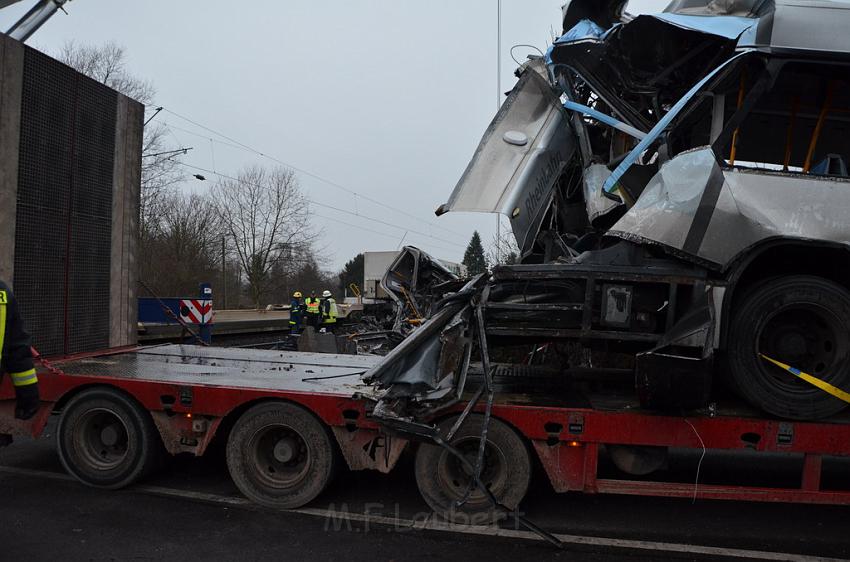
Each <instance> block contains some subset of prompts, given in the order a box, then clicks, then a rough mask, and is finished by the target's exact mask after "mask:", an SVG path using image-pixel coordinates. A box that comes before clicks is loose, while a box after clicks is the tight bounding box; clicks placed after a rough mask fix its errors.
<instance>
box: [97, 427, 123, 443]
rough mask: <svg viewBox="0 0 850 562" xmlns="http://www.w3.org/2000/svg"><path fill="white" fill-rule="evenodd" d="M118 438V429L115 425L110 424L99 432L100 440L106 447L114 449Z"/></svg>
mask: <svg viewBox="0 0 850 562" xmlns="http://www.w3.org/2000/svg"><path fill="white" fill-rule="evenodd" d="M119 438H120V428H119V427H118V426H117V425H116V424H114V423H113V424H110V425H107V426H106V427H104V428H103V429H101V430H100V440H101V442H103V444H104V445H106V446H107V447H114V446H115V445H117V444H118V439H119Z"/></svg>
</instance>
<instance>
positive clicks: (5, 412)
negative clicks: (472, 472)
mask: <svg viewBox="0 0 850 562" xmlns="http://www.w3.org/2000/svg"><path fill="white" fill-rule="evenodd" d="M380 360H381V358H380V357H369V356H351V355H324V354H310V353H293V352H278V351H259V350H243V349H225V348H205V347H198V346H180V345H165V346H157V347H149V348H138V349H123V350H113V351H110V352H107V353H100V354H95V355H86V356H78V357H74V358H69V359H64V360H62V361H57V362H56V364H55V365H54V366H53V367H50V368H47V367H42V368H41V369H40V372H39V379H40V389H41V395H42V400H43V402H44V404H43V407H42V409H41V410H40V411H39V413H38V414H37V415H36V417H35V418H33V419H32V420H29V421H27V422H20V421H18V420H14V419H13V401H12V398H13V396H14V393H13V389H12V388H11V386H10V384H9V382H8V378H6V379H4V381H3V383H2V385H1V386H0V433H8V434H17V435H22V434H24V435H31V436H33V437H38V436H39V435H41V433H42V431H43V430H44V428H45V425H46V424H47V422H48V419H49V417H50V416H51V414H58V415H59V416H60V418H59V426H58V430H57V437H56V439H57V449H58V452H59V456H60V459H61V460H62V463H63V466H64V467H65V468H66V470H68V472H69V473H71V474H72V475H73V476H75V477H76V478H77V479H78V480H80V481H81V482H83V483H85V484H88V485H92V486H97V487H104V488H120V487H123V486H127V485H129V484H132V483H133V482H134V481H136V480H138V479H140V478H142V477H144V476H145V475H146V474H147V473H149V472H150V471H151V470H153V469H154V468H155V467H156V466H157V459H158V458H159V455H160V454H161V453H163V452H167V453H170V454H179V453H189V454H193V455H197V456H201V455H203V454H204V453H205V452H206V451H207V449H208V447H209V445H210V443H211V442H212V440H213V439H214V438H218V439H221V440H222V441H223V442H226V444H227V462H228V468H229V471H230V474H231V476H232V477H233V479H234V482H235V483H236V484H237V486H238V487H239V489H240V490H241V491H242V492H243V493H244V494H245V495H246V496H247V497H249V498H250V499H252V500H254V501H257V502H259V503H261V504H263V505H266V506H272V507H280V508H293V507H297V506H301V505H304V504H306V503H309V502H310V501H312V500H313V499H315V498H316V496H318V495H319V494H320V493H321V492H322V490H324V488H325V487H326V486H327V484H328V483H329V481H330V479H331V477H332V476H333V473H334V471H335V470H336V469H337V468H338V466H339V465H340V464H339V461H343V463H344V465H345V466H347V467H348V468H349V469H351V470H364V469H372V470H379V471H381V472H389V471H390V470H392V469H393V467H394V466H395V465H396V463H397V461H398V459H399V457H400V456H401V454H402V452H403V451H404V450H405V449H408V448H416V452H417V453H416V454H417V462H416V467H417V468H416V470H417V482H418V484H419V487H420V492H422V494H423V496H424V497H425V499H426V501H428V503H429V504H430V505H431V506H432V507H439V506H441V505H444V504H445V502H446V501H447V498H456V497H458V495H459V494H460V495H462V490H463V488H464V487H465V485H466V483H465V482H458V481H457V480H456V479H455V480H454V481H452V474H453V473H452V471H451V467H448V468H445V474H443V475H442V476H443V477H439V478H438V477H437V476H439V475H437V476H435V477H434V478H431V479H430V480H429V479H428V478H429V477H428V475H427V474H425V473H423V472H422V470H421V466H424V463H425V461H426V460H427V459H425V457H427V456H428V455H431V456H433V454H434V450H435V449H438V448H436V447H435V446H434V445H433V444H430V445H429V444H424V443H411V441H410V440H409V439H407V438H406V437H403V436H399V435H395V434H393V432H392V431H387V430H386V429H385V428H383V427H382V426H381V425H380V424H378V423H377V422H376V421H375V420H374V419H372V418H370V408H371V405H372V404H373V402H372V400H370V399H369V396H370V393H373V392H374V390H373V389H372V388H371V387H370V386H368V385H364V384H363V383H362V382H361V378H360V375H361V374H362V373H364V372H365V371H366V370H368V369H369V368H370V367H371V366H373V365H374V364H376V363H377V362H378V361H380ZM463 404H464V402H461V403H460V405H459V406H458V407H457V408H456V409H453V410H450V411H448V412H445V413H443V414H442V415H441V417H440V418H438V419H435V420H433V421H434V423H435V424H437V425H438V427H441V428H448V427H450V426H452V425H453V422H454V420H455V419H456V418H457V415H458V412H459V411H460V409H461V407H462V405H463ZM479 411H480V410H479ZM482 418H483V416H481V415H480V414H479V413H476V411H475V410H473V413H472V414H471V415H470V416H469V417H468V418H467V420H469V421H467V422H464V424H469V425H472V426H474V425H475V424H476V423H479V424H480V420H481V419H482ZM492 418H493V419H492V420H491V425H490V431H489V432H488V434H487V435H488V446H490V445H491V440H492V442H493V443H492V444H493V446H494V450H493V454H492V457H493V458H495V461H494V462H493V464H494V465H495V467H494V468H493V469H492V470H491V474H489V475H488V476H487V477H486V478H487V485H488V486H491V487H493V488H499V487H501V488H502V489H501V490H498V489H494V492H498V494H497V495H499V496H500V497H501V498H508V501H506V505H507V504H514V505H512V506H511V507H514V506H515V504H518V503H519V501H521V500H522V497H523V496H524V495H525V491H526V490H527V488H528V478H529V477H530V473H531V470H530V467H531V465H532V464H534V463H539V465H540V466H541V467H542V468H543V471H544V472H545V473H546V475H547V476H548V479H549V481H550V483H551V485H552V487H553V488H554V490H555V491H556V492H585V493H600V494H603V493H611V494H630V495H645V496H663V497H682V498H700V499H731V500H745V501H771V502H800V503H821V504H839V505H850V486H848V488H847V489H824V488H823V486H822V482H821V473H822V465H823V461H824V458H826V457H832V456H835V457H848V456H850V419H848V418H841V419H832V420H829V421H825V422H788V421H782V420H776V419H765V418H763V417H759V416H758V415H757V414H755V413H754V412H752V411H746V410H739V411H731V410H723V409H721V408H718V409H711V410H706V411H705V412H700V413H692V414H690V415H688V416H687V417H685V416H670V415H662V414H658V413H654V412H648V411H642V410H640V409H639V408H636V407H634V405H631V404H629V403H628V401H619V402H618V401H616V400H615V401H612V400H610V399H609V400H608V401H600V402H599V403H597V404H593V403H592V404H591V405H588V404H587V403H586V402H583V403H576V404H570V403H569V401H565V400H563V399H561V398H557V397H554V396H551V395H526V394H499V395H498V396H497V399H496V401H495V402H494V404H493V408H492ZM476 431H477V430H476V429H475V428H474V427H473V428H471V429H470V431H467V432H466V433H464V431H463V429H460V430H458V431H456V432H454V435H453V437H452V440H451V442H452V443H453V444H455V442H456V441H458V440H460V441H464V440H465V441H466V442H467V443H472V444H473V445H474V444H475V443H477V439H478V437H477V435H478V434H477V433H476ZM618 446H619V447H620V448H621V449H622V448H625V449H626V450H628V451H637V452H638V453H640V452H641V451H646V450H649V451H652V450H653V448H658V449H665V450H666V449H668V448H677V449H678V448H681V449H697V450H705V449H710V450H715V449H716V450H726V451H751V452H754V453H755V454H761V453H764V454H766V455H769V454H771V453H786V454H796V455H798V456H800V457H801V459H802V462H801V472H800V474H799V479H798V484H796V485H794V486H791V487H771V486H769V485H766V486H752V485H732V484H722V485H717V484H710V483H705V484H703V483H700V484H699V485H698V486H695V484H694V482H690V483H683V482H662V481H655V480H651V479H647V478H646V477H639V478H619V477H617V478H607V477H601V476H600V471H599V466H600V456H601V454H602V452H603V451H604V450H605V449H606V448H612V447H618ZM474 448H477V445H475V447H474ZM429 451H430V452H429ZM500 459H501V460H500ZM420 460H422V463H420ZM500 463H501V464H502V465H504V466H501V467H500V466H499V465H500ZM444 464H445V463H444ZM521 466H527V469H523V470H519V472H520V474H518V475H517V473H516V472H517V470H518V469H517V467H521ZM491 468H492V467H491ZM484 470H485V472H487V470H488V469H487V468H485V469H484ZM499 470H502V472H503V474H501V475H500V474H498V472H499ZM493 471H495V473H493ZM509 473H510V474H509ZM444 477H447V478H444ZM441 486H442V487H444V488H453V489H451V490H439V488H440V487H441ZM512 487H513V488H512Z"/></svg>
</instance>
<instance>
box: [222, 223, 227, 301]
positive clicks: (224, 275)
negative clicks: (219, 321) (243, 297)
mask: <svg viewBox="0 0 850 562" xmlns="http://www.w3.org/2000/svg"><path fill="white" fill-rule="evenodd" d="M224 240H225V238H224V236H222V237H221V289H222V291H221V294H222V295H224V306H223V307H222V309H223V310H227V262H226V260H225V252H224Z"/></svg>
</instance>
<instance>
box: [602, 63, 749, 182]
mask: <svg viewBox="0 0 850 562" xmlns="http://www.w3.org/2000/svg"><path fill="white" fill-rule="evenodd" d="M748 54H749V52H745V53H739V54H738V55H736V56H734V57H732V58H731V59H729V60H727V61H726V62H724V63H723V64H721V65H720V66H718V67H717V68H715V69H714V70H712V71H711V72H710V73H709V74H708V75H707V76H705V77H704V78H703V79H702V80H700V81H699V82H697V83H696V84H695V85H694V86H693V87H692V88H691V89H690V90H688V91H687V92H686V93H685V95H684V96H682V97H681V98H680V99H679V101H677V102H676V104H675V105H674V106H673V107H672V108H671V109H670V111H668V112H667V113H666V114H665V115H664V117H662V118H661V120H660V121H658V123H657V124H656V125H655V126H654V127H653V128H652V130H651V131H650V132H649V134H648V135H647V136H646V138H644V139H643V140H641V141H640V142H639V143H638V145H637V146H636V147H635V148H634V149H632V151H631V152H630V153H629V154H628V155H627V156H626V158H624V159H623V161H622V162H620V164H619V165H618V166H617V168H616V169H615V170H614V173H612V174H611V176H610V177H609V178H608V179H607V180H605V185H604V186H603V189H604V191H605V192H606V193H614V192H615V191H616V188H617V181H618V180H619V179H620V177H622V176H623V174H625V173H626V171H627V170H628V169H629V168H630V167H631V166H632V165H634V164H635V162H637V161H638V159H639V158H640V157H641V155H642V154H643V152H644V151H645V150H646V149H648V148H649V147H650V145H651V144H652V143H654V142H655V141H656V140H658V137H660V136H661V134H662V133H663V132H664V131H665V130H666V129H667V128H668V127H669V126H670V124H671V123H672V122H673V120H674V119H675V118H676V117H678V116H679V113H681V112H682V111H683V110H684V109H685V108H686V107H687V106H688V104H689V103H690V102H691V99H692V98H693V97H694V96H695V95H697V93H699V92H700V91H702V90H703V89H705V87H706V85H707V84H709V83H710V82H711V81H712V80H713V79H714V78H715V77H716V76H718V75H720V74H721V73H722V72H723V71H724V70H726V69H727V68H728V67H730V66H731V65H732V64H733V63H735V62H736V61H738V60H739V59H742V58H743V57H745V56H747V55H748Z"/></svg>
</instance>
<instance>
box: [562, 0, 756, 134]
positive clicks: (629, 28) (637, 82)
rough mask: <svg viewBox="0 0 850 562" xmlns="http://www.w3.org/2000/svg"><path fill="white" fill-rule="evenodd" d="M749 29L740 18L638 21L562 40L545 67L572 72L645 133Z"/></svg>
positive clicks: (641, 18) (730, 51)
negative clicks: (595, 33)
mask: <svg viewBox="0 0 850 562" xmlns="http://www.w3.org/2000/svg"><path fill="white" fill-rule="evenodd" d="M720 19H722V20H723V21H714V20H720ZM754 24H755V20H749V19H745V18H705V17H691V16H680V15H676V14H668V15H662V16H649V15H644V16H638V17H637V18H635V19H634V20H633V21H631V22H629V23H628V24H624V25H620V26H617V27H614V28H612V29H611V30H610V31H609V32H607V33H606V34H605V35H603V36H601V37H599V38H593V37H591V38H584V39H579V40H574V39H573V38H572V35H571V34H569V33H568V34H566V35H564V36H563V37H561V38H559V39H558V40H557V41H555V43H554V44H553V45H552V48H551V49H550V50H549V53H548V62H549V63H550V69H551V70H552V73H553V75H554V76H555V77H556V78H557V77H559V76H561V75H563V74H564V73H565V72H569V71H572V72H575V73H577V74H578V75H579V76H580V77H581V79H582V80H583V81H585V82H586V83H587V84H588V85H589V86H590V88H591V89H592V90H593V92H594V93H595V94H596V95H598V96H599V98H600V99H601V100H602V101H603V102H604V103H605V104H607V105H608V106H609V107H611V108H612V110H613V111H614V113H615V114H616V115H618V116H619V117H620V118H621V119H622V120H624V121H626V122H627V123H628V124H630V125H631V126H633V127H635V128H637V129H639V130H641V131H647V130H649V129H650V128H652V126H653V125H654V124H655V123H656V122H657V121H658V120H659V119H660V118H661V117H662V115H663V114H664V112H665V107H666V106H669V105H672V104H673V103H674V102H675V101H676V100H678V99H680V98H681V96H682V95H683V94H684V93H685V92H686V91H687V89H688V88H689V87H690V86H691V85H693V84H694V83H695V82H697V81H698V80H700V79H701V78H702V77H704V76H705V75H706V74H707V73H708V72H709V71H711V70H712V69H714V68H716V67H717V66H718V65H719V64H721V63H722V62H723V61H724V60H726V59H728V58H729V57H730V56H732V55H733V54H734V48H735V40H736V39H737V38H738V36H739V35H740V34H741V33H742V32H743V31H744V30H745V29H747V28H748V27H750V26H752V25H754ZM650 37H651V38H652V39H651V40H647V38H650ZM577 101H583V99H578V100H577Z"/></svg>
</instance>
